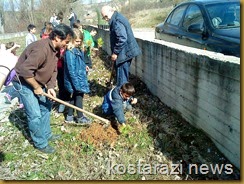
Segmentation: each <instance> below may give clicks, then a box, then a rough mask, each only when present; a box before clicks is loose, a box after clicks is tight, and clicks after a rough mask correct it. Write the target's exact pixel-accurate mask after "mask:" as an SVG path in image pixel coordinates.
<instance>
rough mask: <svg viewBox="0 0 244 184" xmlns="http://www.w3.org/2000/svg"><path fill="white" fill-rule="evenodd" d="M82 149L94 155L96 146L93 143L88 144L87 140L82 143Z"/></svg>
mask: <svg viewBox="0 0 244 184" xmlns="http://www.w3.org/2000/svg"><path fill="white" fill-rule="evenodd" d="M81 150H82V153H86V154H88V155H92V154H93V153H94V151H95V148H94V146H93V145H92V144H87V143H85V142H82V143H81Z"/></svg>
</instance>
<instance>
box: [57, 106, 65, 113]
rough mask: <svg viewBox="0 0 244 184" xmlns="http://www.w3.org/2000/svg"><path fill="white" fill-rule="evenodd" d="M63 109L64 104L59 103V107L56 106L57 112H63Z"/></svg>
mask: <svg viewBox="0 0 244 184" xmlns="http://www.w3.org/2000/svg"><path fill="white" fill-rule="evenodd" d="M64 109H65V105H63V104H60V105H59V107H58V113H63V112H64Z"/></svg>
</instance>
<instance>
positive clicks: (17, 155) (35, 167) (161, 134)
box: [0, 37, 239, 180]
mask: <svg viewBox="0 0 244 184" xmlns="http://www.w3.org/2000/svg"><path fill="white" fill-rule="evenodd" d="M24 39H25V38H24V37H22V38H15V39H14V40H15V41H16V42H17V43H19V44H21V45H22V46H23V45H24ZM4 41H5V43H6V42H8V41H10V40H4ZM23 48H24V47H21V48H20V49H19V50H18V54H20V51H22V50H23ZM106 58H107V55H106V54H105V53H103V52H101V53H100V55H99V57H95V58H93V64H94V67H93V68H94V69H93V72H92V73H91V74H89V76H88V77H89V81H90V84H91V86H90V88H91V94H90V95H85V98H84V109H85V110H87V111H89V112H93V113H95V114H97V115H99V116H101V109H100V106H101V104H102V100H103V95H105V93H106V92H107V91H108V88H107V87H106V85H105V82H106V80H107V79H109V73H110V66H109V64H108V63H109V62H108V60H107V59H106ZM131 82H132V83H133V84H134V85H135V88H136V91H137V92H136V94H135V96H136V97H137V98H138V104H136V105H135V106H134V109H133V111H131V112H126V114H125V116H126V119H127V120H128V121H127V126H126V127H125V128H121V129H120V132H121V134H120V135H118V138H117V139H116V141H115V144H114V145H113V146H111V145H108V144H106V143H103V142H101V146H100V147H96V146H95V145H93V144H92V143H91V141H90V140H84V139H82V138H81V133H82V132H86V131H88V129H89V128H88V127H81V126H72V125H67V124H65V123H64V116H60V117H58V118H55V117H54V111H55V108H56V107H57V104H54V109H53V111H52V112H53V113H52V115H51V128H52V132H53V133H54V134H61V135H62V139H61V140H58V141H55V142H52V143H51V145H52V146H53V147H55V148H56V150H57V152H56V153H55V154H51V155H47V154H43V153H41V152H39V151H38V150H36V149H34V148H33V146H32V145H31V143H30V141H28V140H27V139H26V129H27V125H26V117H25V115H24V111H23V110H18V109H15V108H14V109H12V111H11V112H9V121H7V122H4V123H0V164H1V168H2V169H1V171H0V179H3V180H4V179H10V180H141V179H146V180H176V179H185V178H188V179H192V180H198V179H226V178H224V177H223V176H222V175H214V176H209V175H203V176H195V175H193V176H191V177H190V176H187V173H183V174H182V175H162V174H155V175H154V174H138V173H136V174H129V173H125V174H123V175H120V174H111V173H110V174H108V171H109V170H108V166H109V165H108V164H109V163H110V162H113V163H114V164H122V165H125V166H128V165H129V164H134V165H138V162H139V161H142V162H143V163H145V164H150V165H153V164H158V163H161V164H171V163H179V162H180V161H185V162H186V163H187V164H189V163H191V162H193V163H202V162H203V160H204V163H205V162H206V163H229V161H228V160H227V159H225V158H224V156H223V155H222V154H221V153H220V152H219V151H218V149H217V148H216V147H215V146H214V144H213V143H212V141H211V140H210V139H209V138H207V136H206V135H205V134H204V133H203V132H202V131H201V130H198V129H196V128H194V127H191V126H190V125H189V124H188V123H187V122H186V121H185V120H184V119H182V118H181V117H180V115H179V114H178V113H177V112H176V111H174V110H172V109H169V108H168V107H167V106H165V105H164V104H163V103H162V102H160V101H159V99H158V98H157V97H155V96H153V95H151V93H150V92H149V90H148V89H147V87H146V86H145V85H144V84H143V82H141V81H140V80H139V79H137V78H136V77H132V78H131ZM93 124H98V125H99V124H101V122H100V121H98V120H95V119H93ZM99 131H100V132H101V131H103V129H100V130H98V132H99ZM207 149H211V153H217V154H211V155H210V154H209V153H208V152H207V151H206V150H207ZM196 153H197V154H196ZM199 158H201V160H199ZM238 173H239V171H238V170H237V169H234V174H233V175H230V176H227V179H236V175H238ZM176 176H177V177H176ZM225 177H226V176H225Z"/></svg>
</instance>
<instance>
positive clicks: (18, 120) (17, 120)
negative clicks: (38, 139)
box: [9, 109, 33, 145]
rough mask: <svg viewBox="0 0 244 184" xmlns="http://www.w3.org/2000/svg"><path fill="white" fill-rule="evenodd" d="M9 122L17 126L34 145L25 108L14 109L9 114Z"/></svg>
mask: <svg viewBox="0 0 244 184" xmlns="http://www.w3.org/2000/svg"><path fill="white" fill-rule="evenodd" d="M9 122H10V123H12V124H13V125H14V126H15V127H17V128H18V130H19V131H21V133H22V134H23V136H24V137H25V138H26V139H27V140H28V141H29V143H30V144H31V145H33V141H32V139H31V136H30V133H29V130H28V125H27V117H26V115H25V112H24V109H15V110H13V111H12V112H11V113H10V115H9Z"/></svg>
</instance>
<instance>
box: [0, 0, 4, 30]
mask: <svg viewBox="0 0 244 184" xmlns="http://www.w3.org/2000/svg"><path fill="white" fill-rule="evenodd" d="M3 6H4V1H3V0H2V1H0V34H1V33H4V9H3Z"/></svg>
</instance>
